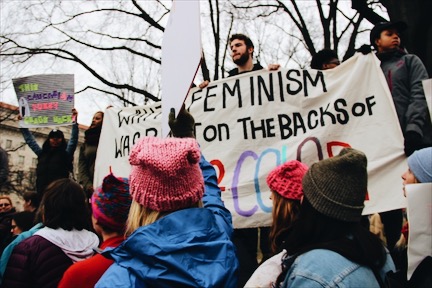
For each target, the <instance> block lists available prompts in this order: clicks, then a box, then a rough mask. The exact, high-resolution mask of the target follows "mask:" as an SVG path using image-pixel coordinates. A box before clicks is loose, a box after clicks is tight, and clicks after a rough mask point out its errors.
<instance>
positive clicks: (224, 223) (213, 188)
mask: <svg viewBox="0 0 432 288" xmlns="http://www.w3.org/2000/svg"><path fill="white" fill-rule="evenodd" d="M199 165H200V168H201V171H202V173H203V177H204V185H205V190H204V196H203V199H202V201H203V205H204V208H207V209H209V210H211V211H212V212H213V214H214V215H215V216H216V220H217V222H218V224H219V225H220V227H221V228H223V229H224V230H225V231H226V233H227V234H228V236H229V237H231V235H232V232H233V226H232V217H231V212H230V211H229V210H228V209H226V208H225V205H224V203H223V201H222V199H221V190H220V188H219V186H218V183H217V176H216V171H215V169H214V167H213V166H212V165H211V164H210V163H209V162H208V161H207V160H206V159H205V158H204V156H203V155H202V154H201V160H200V163H199Z"/></svg>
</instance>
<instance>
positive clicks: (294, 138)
mask: <svg viewBox="0 0 432 288" xmlns="http://www.w3.org/2000/svg"><path fill="white" fill-rule="evenodd" d="M186 107H187V108H190V111H191V113H192V115H193V116H194V118H195V122H196V136H197V140H198V142H199V143H200V145H201V149H202V152H203V154H204V156H205V157H206V159H207V160H208V161H209V162H211V163H212V164H213V165H214V167H215V169H216V171H217V173H218V178H219V186H220V187H221V190H222V197H223V200H224V203H225V206H226V207H227V208H228V209H229V210H230V211H231V213H232V215H233V222H234V226H235V227H236V228H245V227H256V226H268V225H270V224H271V217H270V216H271V209H272V202H271V200H270V199H269V197H270V191H269V188H268V187H267V185H266V177H267V175H268V173H269V172H270V170H271V169H273V168H274V167H276V166H277V165H279V164H281V163H284V162H286V161H288V160H292V159H298V160H301V161H302V162H304V163H306V164H308V165H311V164H312V163H314V162H316V161H318V160H321V159H325V158H328V157H331V156H333V155H337V154H338V153H339V151H340V150H341V148H342V147H347V146H351V147H353V148H356V149H359V150H361V151H363V152H364V153H365V154H366V155H367V157H368V174H369V182H368V183H369V185H368V192H369V193H368V195H367V199H366V201H365V205H366V207H365V209H364V211H363V214H372V213H376V212H381V211H388V210H393V209H398V208H402V207H406V199H405V197H403V195H402V193H397V192H398V191H401V189H402V184H401V180H400V175H401V174H402V173H403V172H404V171H405V170H406V167H407V164H406V158H405V154H404V145H403V143H404V141H403V136H402V132H401V130H400V126H399V123H398V120H397V116H396V112H395V109H394V105H393V100H392V98H391V95H390V91H389V90H388V86H387V84H386V81H385V79H384V76H383V74H382V71H381V69H380V67H379V63H378V60H377V59H376V57H375V56H374V55H372V54H369V55H366V56H364V55H362V54H359V53H358V55H356V56H354V57H352V58H351V59H349V60H348V61H346V62H344V63H343V64H342V65H340V66H339V67H338V68H335V69H332V70H327V71H322V72H321V71H316V70H296V69H281V70H279V71H272V72H269V71H266V70H261V71H256V72H251V73H247V74H243V75H239V76H236V77H231V78H226V79H223V80H220V81H215V82H211V83H210V84H209V86H208V87H206V88H205V89H202V90H200V89H199V88H194V89H192V90H191V91H190V93H189V96H188V97H187V98H186ZM110 110H111V109H108V110H107V114H106V115H105V118H104V126H103V129H102V136H101V140H100V144H99V148H98V157H97V161H96V175H95V182H94V183H95V185H100V183H102V179H103V177H104V176H106V175H107V174H108V171H109V168H108V166H109V165H112V166H113V171H114V174H116V176H123V177H128V176H129V171H130V167H127V166H128V160H127V159H128V153H129V151H130V148H131V147H132V144H133V143H134V142H136V139H137V138H138V137H142V136H144V135H153V136H160V128H158V127H160V122H159V123H158V122H157V121H160V117H159V114H160V110H161V108H160V106H158V107H155V106H146V107H133V108H125V109H122V110H118V109H117V110H111V111H110ZM144 110H145V111H144ZM122 119H128V123H129V124H127V125H126V124H125V123H126V121H125V120H122ZM122 137H123V138H122ZM119 143H124V144H119ZM119 147H123V148H122V149H120V151H122V153H120V154H119V153H118V152H117V151H119ZM121 161H123V162H124V163H126V164H122V165H118V164H117V163H118V162H121Z"/></svg>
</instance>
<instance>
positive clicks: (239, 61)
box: [233, 51, 249, 66]
mask: <svg viewBox="0 0 432 288" xmlns="http://www.w3.org/2000/svg"><path fill="white" fill-rule="evenodd" d="M248 60H249V53H248V52H247V51H246V52H245V53H243V54H242V55H241V56H240V58H238V59H236V60H233V62H234V63H235V64H236V65H237V66H243V65H244V64H246V62H247V61H248Z"/></svg>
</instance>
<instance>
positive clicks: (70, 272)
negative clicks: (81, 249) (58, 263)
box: [58, 236, 124, 288]
mask: <svg viewBox="0 0 432 288" xmlns="http://www.w3.org/2000/svg"><path fill="white" fill-rule="evenodd" d="M123 240H124V237H123V236H116V237H113V238H109V239H107V240H105V241H104V242H103V243H102V244H101V246H100V249H102V250H103V249H105V248H107V247H113V248H114V247H117V246H118V245H120V243H122V242H123ZM113 262H114V261H113V260H111V259H107V258H105V257H104V256H102V255H100V254H96V255H95V256H93V257H91V258H89V259H87V260H84V261H80V262H77V263H75V264H73V265H72V266H71V267H69V269H67V271H66V272H65V273H64V275H63V278H62V279H61V281H60V284H59V286H58V287H59V288H67V287H70V288H76V287H80V288H83V287H89V288H91V287H94V286H95V284H96V282H97V281H98V280H99V278H100V277H101V276H102V275H103V274H104V273H105V271H106V270H107V269H108V267H109V266H111V264H112V263H113Z"/></svg>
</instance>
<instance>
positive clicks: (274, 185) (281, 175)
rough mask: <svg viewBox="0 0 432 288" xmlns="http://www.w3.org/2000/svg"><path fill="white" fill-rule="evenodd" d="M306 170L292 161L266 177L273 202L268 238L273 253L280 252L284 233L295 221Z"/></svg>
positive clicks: (275, 169) (305, 166)
mask: <svg viewBox="0 0 432 288" xmlns="http://www.w3.org/2000/svg"><path fill="white" fill-rule="evenodd" d="M307 169H308V167H307V165H306V164H303V163H301V162H299V161H297V160H292V161H288V162H286V163H284V164H282V165H279V166H277V167H276V168H274V169H273V170H272V171H270V173H269V175H268V176H267V185H268V187H269V188H270V190H271V192H272V194H271V198H272V202H273V209H272V218H273V223H272V226H271V230H270V235H269V237H270V242H271V248H272V250H273V252H274V253H276V252H278V251H279V250H280V246H281V244H282V241H283V240H284V239H283V238H284V237H285V234H286V232H288V230H289V229H290V227H291V226H292V225H293V223H294V222H295V221H296V220H297V216H298V213H299V210H300V200H301V199H302V197H303V188H302V179H303V176H304V175H305V174H306V171H307Z"/></svg>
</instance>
